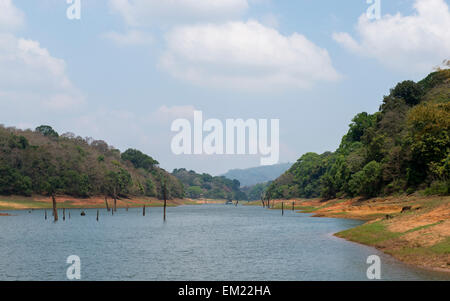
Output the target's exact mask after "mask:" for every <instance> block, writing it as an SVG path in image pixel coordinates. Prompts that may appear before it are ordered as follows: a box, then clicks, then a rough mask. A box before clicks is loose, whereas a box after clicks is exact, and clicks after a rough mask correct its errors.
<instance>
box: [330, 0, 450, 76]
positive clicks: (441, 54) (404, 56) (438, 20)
mask: <svg viewBox="0 0 450 301" xmlns="http://www.w3.org/2000/svg"><path fill="white" fill-rule="evenodd" d="M414 9H415V11H416V12H415V13H414V14H412V15H410V16H402V15H401V14H400V13H397V14H396V15H385V16H383V17H382V18H381V19H379V20H374V21H370V20H368V18H367V16H366V15H365V14H364V15H362V16H361V17H360V18H359V21H358V24H357V26H356V31H357V34H358V36H359V41H356V40H355V39H354V38H353V37H352V36H351V35H350V34H348V33H335V34H334V35H333V38H334V39H335V40H336V41H337V42H338V43H340V44H341V45H343V46H344V47H345V48H347V49H349V50H350V51H352V52H354V53H357V54H360V55H362V56H367V57H371V58H375V59H377V60H378V61H380V62H381V63H382V64H384V65H385V66H387V67H389V68H391V69H394V70H398V71H405V72H411V71H416V72H429V71H431V69H432V67H433V66H435V65H436V64H439V63H440V62H441V61H442V60H444V59H448V58H449V55H450V30H449V28H450V12H449V7H448V5H447V4H446V2H445V1H444V0H416V1H415V3H414Z"/></svg>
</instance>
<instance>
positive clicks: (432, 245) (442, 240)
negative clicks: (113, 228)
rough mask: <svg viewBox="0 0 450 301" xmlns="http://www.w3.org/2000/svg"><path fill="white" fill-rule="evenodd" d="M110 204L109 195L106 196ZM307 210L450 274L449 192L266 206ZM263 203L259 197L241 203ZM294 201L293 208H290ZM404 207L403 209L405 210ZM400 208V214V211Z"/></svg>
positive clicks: (355, 237)
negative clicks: (350, 224)
mask: <svg viewBox="0 0 450 301" xmlns="http://www.w3.org/2000/svg"><path fill="white" fill-rule="evenodd" d="M108 203H109V207H110V208H112V207H113V200H112V199H108ZM218 203H225V201H224V200H209V199H195V200H194V199H173V200H168V201H167V206H168V207H176V206H183V205H200V204H218ZM282 203H284V204H283V205H284V206H283V207H284V210H287V211H292V209H294V211H296V212H301V213H311V214H313V215H312V216H311V217H328V218H345V219H356V220H362V221H365V223H364V224H362V225H360V226H357V227H354V228H350V229H347V230H344V231H341V232H337V233H334V234H333V235H334V236H335V237H338V238H341V239H345V240H347V241H352V242H355V243H358V244H362V245H365V246H370V247H374V248H376V249H377V250H380V251H382V252H383V253H386V254H388V255H391V256H393V257H394V258H396V259H397V260H399V261H401V262H403V263H405V264H407V265H411V266H413V267H416V268H421V269H425V270H429V271H435V272H440V273H450V197H448V196H447V197H419V196H396V197H385V198H374V199H367V200H361V199H358V198H354V199H334V200H329V201H323V200H320V199H309V200H307V199H295V200H273V201H271V206H273V207H272V208H270V209H274V210H281V206H282ZM242 204H243V205H244V206H261V201H253V202H242ZM144 205H145V206H146V207H162V206H163V205H164V204H163V201H161V200H158V199H156V198H130V199H118V200H117V208H122V209H123V208H141V207H143V206H144ZM292 206H293V207H292ZM57 208H58V209H63V208H65V209H106V204H105V200H104V197H103V196H102V197H92V198H87V199H80V198H74V197H69V196H57ZM405 208H407V210H405ZM44 209H52V200H51V198H50V197H45V196H33V197H20V196H8V197H1V196H0V216H1V217H3V216H12V215H11V214H9V213H5V212H2V211H14V210H44ZM402 211H403V213H402Z"/></svg>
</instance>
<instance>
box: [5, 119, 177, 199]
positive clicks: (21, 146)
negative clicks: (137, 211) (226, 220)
mask: <svg viewBox="0 0 450 301" xmlns="http://www.w3.org/2000/svg"><path fill="white" fill-rule="evenodd" d="M158 164H159V163H158V162H157V161H156V160H154V159H153V158H151V157H150V156H147V155H145V154H143V153H142V152H140V151H138V150H133V149H129V150H127V151H125V152H123V153H121V152H120V151H119V150H118V149H116V148H114V147H112V146H110V145H108V144H107V143H106V142H104V141H102V140H94V139H92V138H82V137H79V136H75V135H74V134H73V133H65V134H62V135H59V134H58V133H57V132H56V131H55V130H54V129H53V128H52V127H50V126H46V125H43V126H39V127H37V128H36V129H35V130H34V131H32V130H18V129H16V128H5V127H3V126H1V127H0V194H1V195H25V196H30V195H32V194H40V195H52V194H66V195H71V196H75V197H80V198H86V197H90V196H94V195H105V196H111V197H115V196H116V197H128V196H148V197H157V198H162V187H163V185H166V187H167V191H168V192H169V195H168V197H169V198H181V197H183V196H184V191H183V185H182V184H181V183H180V182H179V181H178V180H177V179H176V178H175V177H173V176H172V175H170V174H169V173H167V172H166V171H165V170H163V169H161V168H159V167H158Z"/></svg>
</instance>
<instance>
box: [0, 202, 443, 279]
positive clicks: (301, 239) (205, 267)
mask: <svg viewBox="0 0 450 301" xmlns="http://www.w3.org/2000/svg"><path fill="white" fill-rule="evenodd" d="M68 212H69V211H66V221H62V212H60V221H59V222H58V223H56V224H55V223H53V222H52V221H51V212H50V211H48V210H47V213H48V215H49V219H48V220H44V212H43V211H41V210H34V211H32V212H31V213H30V212H29V211H11V212H9V213H11V214H14V215H15V216H10V217H0V229H1V232H0V254H1V256H0V280H66V269H67V267H68V266H69V265H68V264H67V263H66V259H67V257H68V256H69V255H78V256H79V257H80V259H81V277H82V280H367V277H366V270H367V267H368V265H367V264H366V259H367V257H368V256H369V255H372V254H374V255H378V256H380V257H381V260H382V279H384V280H450V276H449V275H447V274H442V273H434V272H428V271H423V270H420V269H415V268H412V267H410V266H407V265H404V264H402V263H400V262H398V261H396V260H395V259H393V258H392V257H390V256H387V255H385V254H383V253H381V252H379V251H377V250H375V249H374V248H370V247H366V246H363V245H359V244H355V243H351V242H348V241H345V240H342V239H339V238H336V237H334V236H333V235H332V234H333V233H335V232H338V231H341V230H344V229H348V228H351V227H354V226H357V225H359V224H360V223H361V222H359V221H355V220H345V219H331V218H312V217H310V215H309V214H300V213H294V212H293V211H285V215H284V216H281V212H280V211H278V210H267V209H263V208H261V207H253V206H238V207H235V206H233V205H228V206H227V205H198V206H180V207H176V208H168V209H167V221H166V222H165V223H164V222H163V221H162V208H147V212H146V213H147V214H146V216H145V217H144V216H142V209H129V211H128V212H127V211H126V210H125V209H118V212H117V213H115V214H114V216H111V212H109V213H108V212H107V211H106V210H104V209H103V210H101V211H100V221H99V222H97V221H96V210H87V211H86V212H87V215H86V216H84V217H82V216H80V212H81V211H80V210H78V209H72V210H70V212H71V218H70V220H69V219H68V214H69V213H68Z"/></svg>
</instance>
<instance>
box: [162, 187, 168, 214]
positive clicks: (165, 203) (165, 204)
mask: <svg viewBox="0 0 450 301" xmlns="http://www.w3.org/2000/svg"><path fill="white" fill-rule="evenodd" d="M163 197H164V221H166V207H167V191H166V184H165V183H164V186H163Z"/></svg>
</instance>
